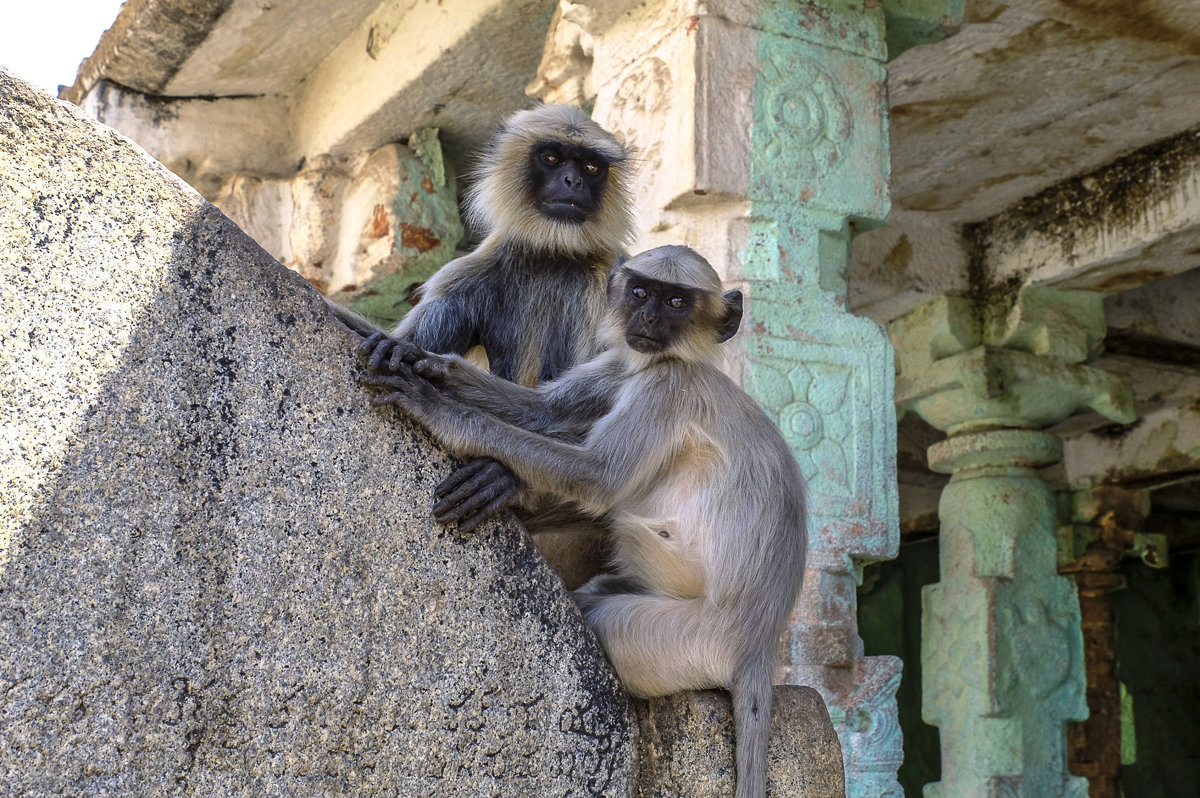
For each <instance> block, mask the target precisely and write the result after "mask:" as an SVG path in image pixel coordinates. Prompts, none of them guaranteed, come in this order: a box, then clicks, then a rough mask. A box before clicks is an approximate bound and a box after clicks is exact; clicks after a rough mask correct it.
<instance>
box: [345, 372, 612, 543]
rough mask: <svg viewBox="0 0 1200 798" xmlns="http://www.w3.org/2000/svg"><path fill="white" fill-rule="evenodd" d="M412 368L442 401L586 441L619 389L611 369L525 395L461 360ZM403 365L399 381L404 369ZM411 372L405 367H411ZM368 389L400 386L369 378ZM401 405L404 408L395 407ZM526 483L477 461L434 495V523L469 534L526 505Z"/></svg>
mask: <svg viewBox="0 0 1200 798" xmlns="http://www.w3.org/2000/svg"><path fill="white" fill-rule="evenodd" d="M407 360H408V361H416V362H415V365H414V366H413V368H415V370H416V371H418V372H419V373H420V374H421V376H422V377H424V378H425V379H427V380H429V381H430V382H432V383H433V385H434V386H436V387H437V388H438V389H440V391H441V393H442V395H443V396H445V397H447V398H449V399H451V400H453V401H456V402H460V403H462V404H464V405H467V406H470V407H472V408H474V409H476V410H478V411H480V412H483V413H487V414H488V415H490V416H492V417H494V418H496V419H498V420H499V421H502V422H504V423H507V424H512V425H514V426H517V427H521V428H523V429H526V430H529V431H532V432H536V433H539V434H542V435H549V436H552V437H558V438H573V439H576V440H578V439H582V438H583V437H584V436H585V435H586V433H587V431H588V429H589V428H590V426H591V424H592V422H593V421H594V420H595V419H596V418H599V417H600V416H602V415H603V414H604V413H605V412H607V411H608V409H609V407H610V406H611V404H612V396H611V390H610V389H609V388H608V386H610V385H612V384H613V380H612V379H611V378H609V375H607V374H606V373H605V372H606V371H607V370H608V369H609V367H608V366H607V365H606V364H603V363H598V364H587V365H585V366H579V367H576V369H574V370H573V371H571V372H570V373H569V374H568V375H564V377H563V378H562V379H560V380H558V381H556V382H554V383H548V384H546V385H544V386H541V387H540V388H539V389H537V390H533V389H529V388H525V387H523V386H520V385H516V384H514V383H511V382H508V381H507V380H503V379H501V378H499V377H496V376H495V375H493V374H490V373H489V372H486V371H483V370H482V369H478V368H475V367H474V366H472V365H471V364H469V363H466V362H465V361H463V360H462V359H461V358H458V357H454V356H440V355H430V354H428V353H423V352H419V350H412V351H410V352H409V357H408V358H407ZM404 363H405V358H401V359H400V361H399V362H397V364H396V367H395V368H392V367H391V366H390V365H389V370H390V371H391V373H392V374H393V375H395V374H397V373H399V372H400V371H402V370H403V368H404V367H405V366H404V365H401V364H404ZM406 365H407V364H406ZM366 382H367V383H368V384H376V385H379V386H380V387H396V386H395V385H394V384H393V385H389V383H388V382H387V381H384V382H382V383H381V382H377V381H375V380H374V379H371V378H368V380H367V381H366ZM397 403H398V402H397ZM521 489H522V484H521V482H520V481H519V480H518V479H517V477H516V476H515V475H514V474H513V472H512V471H511V470H510V469H509V468H507V467H506V466H504V465H503V464H501V463H498V462H496V461H495V460H493V459H491V458H488V457H484V458H476V459H474V460H472V461H471V462H469V463H467V464H466V465H465V466H463V467H462V468H459V469H457V470H455V471H453V472H451V474H450V475H449V476H447V477H446V478H445V479H444V480H442V482H441V483H440V484H438V486H437V488H436V489H435V491H434V494H435V496H436V497H437V501H436V502H435V504H434V506H433V517H434V518H435V519H436V520H437V521H439V522H440V523H450V522H457V524H458V527H459V529H461V530H463V531H470V530H472V529H474V528H475V527H477V526H478V525H479V524H481V523H483V521H484V520H486V519H487V518H488V517H489V516H491V515H492V514H493V513H495V512H496V511H497V510H499V509H500V508H501V507H503V506H505V505H507V504H510V503H512V501H513V500H514V499H515V500H517V501H522V499H521V493H522V490H521Z"/></svg>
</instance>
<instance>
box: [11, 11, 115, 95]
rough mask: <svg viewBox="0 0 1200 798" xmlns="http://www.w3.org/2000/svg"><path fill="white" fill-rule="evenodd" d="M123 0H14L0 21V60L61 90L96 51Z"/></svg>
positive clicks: (22, 74)
mask: <svg viewBox="0 0 1200 798" xmlns="http://www.w3.org/2000/svg"><path fill="white" fill-rule="evenodd" d="M122 2H123V0H13V2H6V3H4V6H5V8H4V21H3V23H0V66H3V67H4V68H6V69H7V70H8V71H10V72H12V73H14V74H16V75H17V76H18V77H21V78H24V79H25V80H27V81H29V82H30V83H32V84H34V85H35V86H38V87H40V88H43V89H45V90H46V91H48V92H49V93H50V94H52V95H55V96H57V94H58V84H60V83H65V84H66V85H68V86H69V85H71V84H72V83H74V82H75V72H76V71H77V70H78V69H79V62H80V61H82V60H83V59H85V58H87V57H88V56H89V55H91V54H92V51H93V50H95V49H96V43H97V42H99V41H100V36H101V35H102V34H103V33H104V31H106V30H108V27H109V26H110V25H112V23H113V20H115V19H116V18H117V12H118V11H119V10H120V9H121V4H122Z"/></svg>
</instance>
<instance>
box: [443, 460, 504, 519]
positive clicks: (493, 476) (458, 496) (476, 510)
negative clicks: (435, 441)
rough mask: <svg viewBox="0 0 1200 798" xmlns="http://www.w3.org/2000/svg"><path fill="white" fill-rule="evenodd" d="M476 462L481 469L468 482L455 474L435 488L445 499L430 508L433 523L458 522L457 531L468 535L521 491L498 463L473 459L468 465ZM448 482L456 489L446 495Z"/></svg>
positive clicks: (473, 464) (476, 470)
mask: <svg viewBox="0 0 1200 798" xmlns="http://www.w3.org/2000/svg"><path fill="white" fill-rule="evenodd" d="M477 463H482V466H480V467H479V468H477V469H474V471H475V472H476V473H473V474H472V475H471V476H470V478H469V479H466V480H463V479H461V478H460V475H459V474H457V473H455V474H451V475H450V477H448V478H447V479H445V480H443V482H442V484H441V485H439V486H438V490H439V491H441V492H442V493H445V496H444V498H442V499H441V500H440V501H439V502H437V503H436V504H435V505H434V506H433V517H434V519H435V520H437V521H439V522H441V523H449V522H451V521H457V522H458V528H459V529H461V530H462V531H464V532H470V531H471V530H473V529H475V528H476V527H477V526H479V525H480V524H482V523H483V522H484V521H485V520H487V519H488V518H489V517H490V516H491V515H492V514H494V513H495V512H496V511H497V510H499V509H500V508H501V507H504V506H505V505H506V504H508V502H509V501H510V500H511V499H512V498H513V496H515V495H516V494H517V492H518V491H519V490H520V487H521V483H520V482H519V481H518V480H517V478H516V477H515V476H514V475H513V473H512V472H511V471H509V470H508V469H507V468H505V467H504V466H503V465H501V464H500V463H497V462H495V461H494V460H483V461H479V460H476V461H473V462H472V463H470V464H469V465H470V466H475V465H476V464H477ZM447 483H450V484H451V485H455V484H456V485H457V486H456V487H453V489H452V490H450V491H449V492H447V491H446V488H447ZM439 495H440V494H439Z"/></svg>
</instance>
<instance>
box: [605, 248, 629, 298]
mask: <svg viewBox="0 0 1200 798" xmlns="http://www.w3.org/2000/svg"><path fill="white" fill-rule="evenodd" d="M627 260H629V258H627V257H625V256H624V255H618V256H617V262H616V263H614V264H613V267H612V269H610V270H609V272H608V285H606V286H605V288H604V298H605V299H607V300H608V301H610V302H611V301H612V287H613V281H614V280H616V279H617V272H619V271H621V267H622V266H624V265H625V261H627Z"/></svg>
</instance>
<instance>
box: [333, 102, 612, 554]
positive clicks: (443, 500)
mask: <svg viewBox="0 0 1200 798" xmlns="http://www.w3.org/2000/svg"><path fill="white" fill-rule="evenodd" d="M629 161H630V158H629V153H628V151H627V150H626V148H625V147H624V145H622V144H621V143H620V142H619V141H617V140H616V139H615V138H614V137H613V136H612V135H611V134H610V133H609V132H608V131H606V130H605V129H604V128H602V127H600V125H598V124H596V123H595V122H593V121H592V120H591V119H590V118H588V116H587V115H586V114H585V113H584V112H583V111H581V110H580V109H578V108H574V107H572V106H569V105H543V106H539V107H537V108H532V109H529V110H525V111H519V112H517V113H515V114H513V115H512V116H510V117H508V118H507V119H505V120H504V121H503V122H502V123H501V124H500V127H499V129H498V130H497V131H496V134H495V136H493V138H492V140H491V142H490V143H489V145H488V147H487V148H486V150H485V151H484V152H483V153H482V154H481V155H480V159H479V164H478V166H477V167H476V170H475V171H476V180H475V182H474V184H473V186H472V188H471V189H470V191H469V192H468V196H467V203H466V213H467V216H468V218H469V220H470V221H471V222H472V224H473V225H474V227H475V228H476V229H482V230H485V231H487V235H486V237H485V238H484V239H483V241H482V242H481V243H480V244H479V246H478V247H477V248H476V249H475V250H474V251H472V252H470V253H469V254H466V255H463V256H462V257H459V258H456V259H455V260H452V261H450V262H449V263H447V264H446V265H445V266H443V267H442V268H441V269H440V270H439V271H438V272H437V273H436V274H434V275H433V277H431V278H430V279H429V280H428V281H427V282H426V283H425V284H424V285H423V286H421V288H420V289H419V290H418V298H419V301H418V303H417V305H416V307H414V308H413V309H412V310H411V311H410V312H409V313H408V314H407V315H406V316H405V317H404V319H403V320H401V321H400V323H399V324H398V325H397V326H396V327H395V329H393V330H392V331H391V334H390V336H389V335H385V334H384V333H383V332H381V331H378V330H376V329H374V328H372V326H371V325H370V323H369V322H367V321H366V320H365V319H363V318H362V317H360V316H358V315H357V314H354V313H353V312H351V311H347V310H345V309H342V308H338V307H336V306H335V307H334V312H335V313H336V314H337V315H338V318H339V319H341V320H342V321H343V322H344V323H346V324H347V326H349V327H351V328H352V329H355V330H357V331H358V332H360V333H361V334H362V335H364V336H365V337H366V338H367V340H366V341H365V342H364V343H363V348H364V350H365V352H366V354H367V356H368V358H369V367H370V368H372V369H375V368H378V367H379V366H380V364H383V363H386V362H387V360H388V359H389V358H390V357H392V355H393V354H394V352H395V351H396V350H395V347H396V343H397V341H398V340H405V341H408V342H411V343H413V344H415V345H417V346H418V347H420V348H422V349H425V350H428V351H430V352H438V353H445V354H459V355H461V354H464V353H466V352H467V351H468V350H470V349H473V348H474V347H481V348H482V349H483V351H484V353H485V354H486V356H487V360H488V365H489V368H490V369H491V372H492V373H493V374H495V375H496V376H498V377H502V378H504V379H506V380H510V381H512V382H517V383H520V384H522V385H526V386H533V385H536V384H538V383H541V382H546V381H548V380H552V379H554V378H555V377H557V376H558V375H559V374H561V373H562V372H563V371H565V370H566V369H567V368H569V367H571V366H573V365H575V364H576V363H580V362H583V361H585V360H588V359H589V358H591V357H592V356H593V355H595V354H596V352H597V339H596V334H595V333H596V327H597V326H598V324H599V323H600V319H601V317H602V315H603V313H604V305H605V297H604V291H605V284H606V281H607V278H608V273H609V271H610V270H611V269H612V266H613V264H614V263H616V261H617V259H618V258H619V257H621V256H622V255H623V253H624V248H625V245H626V244H627V243H628V242H629V240H630V239H631V237H632V211H631V204H632V203H631V200H630V195H629V188H628V183H629V179H630V175H629V173H628V166H629ZM526 495H527V494H525V493H524V492H522V491H521V486H520V485H519V484H518V482H517V480H516V479H515V477H513V475H512V473H511V472H510V471H509V470H508V469H505V468H504V467H503V466H501V465H500V464H498V463H496V462H495V461H494V460H490V459H476V460H474V461H472V462H470V463H468V464H467V465H465V466H463V467H462V468H461V469H459V470H458V471H456V472H455V473H454V474H452V475H451V476H450V477H448V478H447V479H446V480H445V481H444V482H443V483H442V484H441V485H439V486H438V488H437V496H438V497H439V501H438V502H437V503H436V504H435V505H434V509H433V512H434V517H435V518H436V519H437V520H438V521H441V522H443V523H448V522H454V521H456V522H458V525H459V528H460V529H462V530H464V531H469V530H471V529H474V528H475V527H476V526H478V525H479V524H480V523H482V522H483V520H484V519H486V518H487V517H488V516H490V515H491V514H492V513H494V512H496V510H498V509H499V508H500V507H503V506H505V505H506V504H509V503H511V502H513V500H514V499H520V498H521V497H522V496H526ZM524 509H526V510H528V511H527V512H525V513H524V514H523V516H522V520H523V521H525V522H526V524H527V526H529V528H530V532H533V533H535V534H536V533H538V532H541V531H545V530H543V529H539V519H538V517H537V513H538V512H540V511H542V510H544V508H535V509H529V508H524ZM518 514H519V515H522V513H520V512H519V513H518ZM550 515H551V516H553V515H554V513H550ZM543 526H544V525H543ZM549 531H553V530H552V529H551V530H549ZM539 544H540V545H542V546H543V548H544V549H545V548H546V544H545V543H544V542H542V541H539Z"/></svg>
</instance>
